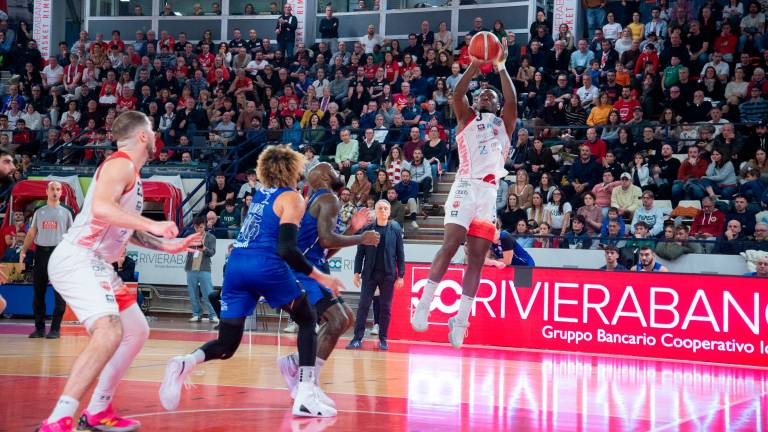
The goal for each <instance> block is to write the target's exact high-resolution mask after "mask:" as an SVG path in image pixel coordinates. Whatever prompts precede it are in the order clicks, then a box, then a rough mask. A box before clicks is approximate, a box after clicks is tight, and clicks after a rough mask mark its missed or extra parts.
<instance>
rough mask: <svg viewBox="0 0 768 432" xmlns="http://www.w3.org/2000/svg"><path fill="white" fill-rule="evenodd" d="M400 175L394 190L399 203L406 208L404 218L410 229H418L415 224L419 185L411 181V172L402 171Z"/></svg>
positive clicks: (417, 210)
mask: <svg viewBox="0 0 768 432" xmlns="http://www.w3.org/2000/svg"><path fill="white" fill-rule="evenodd" d="M400 175H401V180H400V182H399V183H397V184H396V185H395V186H394V189H395V191H396V192H397V196H398V197H399V198H400V202H401V203H402V204H403V205H405V206H407V211H406V218H407V219H410V221H411V222H410V227H411V228H412V229H418V228H419V225H418V224H417V223H416V214H417V213H418V212H419V204H418V197H419V184H418V183H416V182H415V181H411V172H410V171H408V170H407V169H403V171H402V172H401V173H400Z"/></svg>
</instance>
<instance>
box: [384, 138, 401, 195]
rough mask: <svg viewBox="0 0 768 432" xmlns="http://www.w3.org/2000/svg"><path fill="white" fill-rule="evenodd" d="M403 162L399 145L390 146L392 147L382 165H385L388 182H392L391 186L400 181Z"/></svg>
mask: <svg viewBox="0 0 768 432" xmlns="http://www.w3.org/2000/svg"><path fill="white" fill-rule="evenodd" d="M404 164H406V162H405V161H404V160H403V154H402V151H401V150H400V146H398V145H395V146H392V148H391V149H389V156H387V160H386V161H385V162H384V165H386V167H387V176H388V177H389V182H390V183H392V186H395V185H397V184H398V183H400V178H401V173H402V170H403V165H404Z"/></svg>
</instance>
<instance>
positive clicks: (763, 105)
mask: <svg viewBox="0 0 768 432" xmlns="http://www.w3.org/2000/svg"><path fill="white" fill-rule="evenodd" d="M763 94H764V92H763V90H762V89H761V88H760V87H758V86H753V87H752V88H751V89H750V93H749V96H750V99H749V100H748V101H746V102H742V103H741V104H739V112H741V121H742V122H744V123H755V122H760V121H765V119H766V118H768V101H766V100H765V99H764V98H763V97H762V95H763Z"/></svg>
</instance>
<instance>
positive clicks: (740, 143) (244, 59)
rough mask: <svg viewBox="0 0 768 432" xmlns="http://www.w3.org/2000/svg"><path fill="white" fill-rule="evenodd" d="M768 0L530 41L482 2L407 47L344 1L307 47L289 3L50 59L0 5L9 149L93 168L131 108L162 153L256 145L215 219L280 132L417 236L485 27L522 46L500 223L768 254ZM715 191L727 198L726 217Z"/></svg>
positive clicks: (631, 11)
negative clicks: (269, 22)
mask: <svg viewBox="0 0 768 432" xmlns="http://www.w3.org/2000/svg"><path fill="white" fill-rule="evenodd" d="M624 3H626V5H624ZM699 3H701V4H699ZM619 5H621V6H619ZM276 6H277V5H275V8H273V9H276ZM614 6H616V7H614ZM203 9H205V5H203V7H202V8H201V13H209V12H211V11H208V10H207V9H206V10H203ZM763 10H764V5H762V4H761V3H758V2H750V3H742V2H740V1H738V0H733V1H729V2H728V4H725V2H723V3H721V2H719V1H718V0H706V1H705V2H703V3H702V2H696V3H693V2H690V1H689V0H678V1H677V2H676V3H674V6H673V7H669V5H668V2H667V1H660V2H658V4H657V2H642V1H627V2H609V3H608V4H607V5H606V4H605V2H602V1H596V0H587V2H586V7H585V8H584V13H585V14H586V17H587V20H586V22H587V24H588V25H587V29H585V33H586V35H585V36H586V37H584V38H582V37H581V36H582V35H574V34H573V33H572V31H571V30H570V29H569V28H568V26H567V25H566V24H563V25H561V26H560V27H559V28H558V29H554V31H553V29H552V25H551V23H550V22H549V21H548V18H547V15H546V14H545V13H544V12H543V11H538V13H537V15H536V20H535V21H534V22H533V23H532V24H531V27H530V34H529V35H528V37H527V39H528V41H527V43H525V44H523V43H520V42H518V41H517V37H516V35H515V34H514V33H511V32H508V31H507V30H505V27H504V23H503V22H501V21H500V20H496V21H495V22H493V23H492V24H491V25H490V26H487V25H486V23H485V22H484V21H483V19H482V18H480V17H477V18H475V19H474V20H473V21H472V25H471V28H468V29H461V30H462V34H461V35H454V34H452V33H451V32H450V31H449V30H448V29H447V27H448V26H447V24H446V23H445V22H441V23H430V22H427V21H424V22H422V23H421V24H420V26H419V28H418V29H414V32H413V33H411V34H410V35H409V36H408V39H407V41H405V42H402V43H401V41H399V40H397V39H391V38H388V37H387V35H382V34H380V33H378V32H377V29H376V27H375V26H374V25H373V24H372V25H369V26H368V28H367V33H366V34H365V35H363V36H361V37H360V38H359V40H357V41H354V42H347V43H345V42H339V41H338V31H339V29H338V27H339V21H338V19H337V18H336V17H334V16H333V9H332V8H331V7H330V6H328V7H327V8H326V10H325V13H326V15H325V17H324V18H323V19H321V20H319V21H320V22H319V24H318V25H319V29H320V33H321V35H322V39H320V40H317V41H314V42H311V43H307V44H305V43H302V42H301V41H296V40H295V34H294V33H293V32H294V31H295V26H294V24H295V20H296V18H295V17H294V16H293V15H292V11H291V7H290V6H289V5H285V6H284V7H283V11H282V14H280V12H279V11H277V10H274V11H273V13H274V14H276V15H278V17H277V19H276V25H275V28H276V30H277V31H276V32H275V33H274V34H267V35H258V34H257V32H256V31H255V30H253V29H239V28H235V29H233V30H232V34H231V39H230V40H221V41H218V40H213V38H212V33H211V32H210V31H209V30H204V31H202V32H201V33H200V34H187V33H184V32H182V33H179V34H176V35H171V34H169V33H168V32H167V31H164V30H163V29H160V31H159V37H158V36H157V33H156V32H155V31H153V30H149V31H146V32H144V31H137V32H136V33H135V35H122V34H121V33H120V32H119V31H114V32H112V34H111V35H110V36H109V37H108V38H105V37H104V35H102V34H97V35H90V34H88V33H87V32H85V31H83V32H81V33H80V37H79V39H78V40H77V41H75V42H74V43H72V44H67V43H64V42H62V43H61V44H59V46H58V51H56V52H54V53H53V54H52V55H51V56H50V58H47V59H43V58H42V56H41V54H40V51H39V50H38V49H37V45H36V42H35V41H34V40H33V39H32V38H31V30H30V28H29V26H28V25H26V23H25V24H24V25H23V26H21V25H20V26H18V27H17V28H10V27H9V25H8V21H7V20H0V56H1V57H0V58H1V59H2V65H1V66H2V69H3V70H10V71H11V73H12V74H13V75H14V76H13V78H12V79H11V81H10V83H9V85H7V87H6V88H4V89H3V91H4V93H5V94H4V96H3V97H2V113H1V114H0V147H3V148H9V149H11V150H14V151H16V152H17V153H18V154H19V155H20V160H19V163H20V170H19V178H23V177H24V176H25V175H26V173H27V171H28V169H29V167H31V166H33V165H34V164H42V163H68V164H92V165H95V164H98V163H99V162H100V161H101V160H103V159H104V158H105V157H106V156H108V155H109V154H110V152H111V151H112V144H113V143H112V136H111V131H110V129H111V125H112V122H113V121H114V118H115V117H116V116H117V115H119V114H120V113H121V112H123V111H125V110H130V109H137V110H141V111H143V112H145V113H146V114H147V115H148V116H149V117H150V118H151V119H152V121H153V123H154V126H155V127H156V130H157V132H158V133H157V154H156V155H155V160H154V161H153V162H152V163H153V164H156V165H177V166H181V167H183V166H184V165H185V164H186V165H193V164H204V163H217V162H220V161H221V159H222V158H223V156H224V155H226V154H227V151H228V150H231V149H235V148H237V149H238V150H237V153H238V154H239V155H245V154H249V152H250V155H249V156H248V158H246V160H245V161H244V162H243V161H241V164H240V165H239V169H237V170H236V171H239V172H240V173H241V174H239V175H238V176H229V177H227V176H217V177H216V180H215V182H213V183H212V184H211V186H210V188H209V197H208V200H207V205H208V209H207V210H208V211H209V213H208V220H209V222H210V220H211V218H214V219H215V220H214V223H215V224H216V225H217V226H220V227H223V228H233V229H234V228H235V227H237V226H238V224H239V221H240V220H241V219H242V214H243V211H245V210H246V209H247V207H248V197H249V196H250V195H251V194H252V191H253V189H254V188H255V187H257V185H256V180H255V176H253V175H252V173H250V172H249V173H248V174H246V173H245V172H244V171H245V170H246V169H247V168H251V167H252V166H253V165H254V161H255V155H256V154H258V151H259V149H261V148H263V147H264V146H265V145H268V144H277V143H281V144H287V145H291V146H292V147H293V148H294V149H296V150H299V151H302V152H303V153H304V154H305V155H306V157H307V160H308V169H309V168H311V167H312V166H314V165H315V164H317V163H319V162H321V161H322V162H331V163H332V164H334V166H335V167H336V168H337V169H338V171H339V172H340V173H341V174H342V176H343V178H344V180H345V183H346V184H347V187H348V188H347V189H345V190H344V191H342V192H341V194H340V197H341V200H342V204H343V205H342V211H341V219H342V223H343V222H345V221H348V220H349V217H351V215H352V214H354V212H355V211H356V209H358V208H362V207H369V208H372V207H373V203H374V202H375V201H376V200H378V199H387V200H389V201H390V202H391V203H392V204H393V205H392V217H393V218H394V219H395V220H398V221H399V222H400V223H401V224H404V226H405V227H406V228H409V229H410V230H416V229H418V224H417V223H416V220H417V216H419V215H423V214H424V209H425V208H429V206H431V204H432V200H431V194H432V193H434V188H435V185H436V184H437V182H438V181H439V179H440V176H441V175H442V173H443V172H445V171H449V170H452V169H453V168H454V167H455V164H456V163H457V158H456V154H455V145H454V138H455V134H456V130H455V126H456V124H455V117H454V115H453V112H452V109H451V105H452V97H453V89H454V88H455V86H456V83H457V81H458V79H459V77H460V75H461V73H462V71H463V70H465V69H466V68H467V67H468V65H469V64H470V61H471V59H470V56H469V54H468V51H467V43H468V41H469V39H470V38H471V36H472V35H474V34H475V33H477V32H479V31H483V30H488V31H491V32H492V33H493V34H495V35H496V36H497V37H498V38H499V39H500V40H501V39H506V40H507V47H508V58H507V69H508V71H509V72H510V74H511V76H512V77H513V80H514V83H515V86H516V88H517V94H518V105H519V108H518V114H519V117H520V121H519V124H520V126H519V128H518V130H517V132H516V134H515V136H514V137H513V143H512V148H511V151H510V154H509V160H508V161H507V164H506V166H507V169H508V170H509V171H510V173H511V174H512V176H513V178H514V181H512V182H504V183H503V184H502V185H501V187H500V191H499V196H498V200H497V207H498V209H499V219H500V221H501V224H502V225H501V226H502V228H503V229H504V230H506V231H508V232H510V233H513V234H515V235H516V236H518V237H522V236H525V235H537V236H540V237H536V238H532V239H531V240H530V242H529V243H530V244H529V246H530V247H556V246H559V247H570V248H590V247H591V248H595V247H598V245H601V244H608V243H614V242H616V243H618V242H619V240H618V239H619V238H620V239H621V241H623V242H626V243H628V244H630V245H632V244H645V243H650V242H654V241H655V240H662V239H663V238H666V239H668V240H672V239H674V243H675V244H677V245H678V246H680V247H679V248H674V247H671V246H670V248H672V249H675V250H678V249H685V247H684V246H683V245H685V244H686V242H687V240H686V239H687V237H685V238H684V236H682V235H681V234H680V232H681V231H680V230H681V229H682V230H684V231H686V233H685V234H686V236H690V237H692V238H697V239H699V238H708V239H713V240H715V239H716V241H714V242H713V246H712V248H713V249H712V250H717V251H733V250H734V249H733V248H731V247H730V246H729V241H730V240H732V238H738V239H741V238H742V237H746V238H753V239H756V241H758V242H763V243H761V244H762V248H765V243H764V241H765V239H764V237H762V238H761V237H759V236H760V235H761V234H759V233H758V232H757V231H756V230H755V227H756V226H760V224H759V223H758V222H760V223H766V222H768V216H766V215H767V214H768V213H765V212H764V210H765V208H766V206H768V195H767V194H766V189H767V188H766V182H768V159H767V158H766V152H767V151H768V132H767V131H766V124H767V121H768V99H766V98H767V97H768V80H767V79H766V77H765V71H766V68H767V67H768V64H767V63H768V49H766V48H768V36H767V35H766V24H765V15H764V13H763ZM213 12H215V11H213ZM170 13H173V11H172V10H171V11H170ZM464 31H466V34H464V33H463V32H464ZM273 37H276V39H277V44H274V43H273V42H272V41H271V39H272V38H273ZM481 71H482V72H483V74H481V75H479V76H478V77H476V78H474V79H473V80H472V82H471V83H470V87H469V88H470V90H469V95H468V96H469V97H470V99H471V98H472V96H473V95H474V94H476V93H477V92H479V91H480V90H481V89H483V88H486V87H491V88H496V89H499V88H500V83H499V79H498V75H496V74H495V73H493V72H492V68H491V66H490V65H485V66H483V67H482V68H481ZM240 184H242V187H241V186H240ZM304 189H305V192H309V191H307V190H306V188H304ZM654 200H663V201H665V202H667V203H668V207H669V211H664V210H662V209H659V208H655V207H654V204H653V203H654ZM689 200H696V201H698V200H701V202H702V205H701V209H700V210H698V209H694V210H690V209H688V211H689V213H690V214H686V215H687V216H688V217H690V218H691V219H692V220H693V225H692V226H691V227H690V231H689V228H688V227H687V225H685V224H682V223H680V221H681V220H682V219H684V218H681V217H679V216H680V215H679V214H676V213H672V217H671V218H670V212H671V211H672V209H675V208H677V209H676V210H675V211H676V212H683V213H685V208H686V207H685V204H688V203H689ZM680 202H683V204H684V205H683V206H678V204H679V203H680ZM708 203H712V204H713V206H718V207H721V208H723V210H724V212H723V213H721V214H717V215H716V216H712V215H711V214H712V213H711V211H710V208H709V205H708ZM696 207H698V205H696ZM697 212H698V213H697ZM745 212H746V214H748V215H749V216H744V214H745ZM725 215H727V216H725ZM683 216H685V215H683ZM712 219H717V221H718V222H717V223H716V224H714V226H712V227H709V226H706V225H709V222H711V221H712ZM670 221H674V222H675V223H674V225H672V224H671V222H670ZM733 221H736V222H737V223H738V224H739V225H740V226H741V227H740V229H738V228H736V225H735V224H733V227H732V223H731V222H733ZM665 223H666V225H665ZM702 225H705V226H706V228H702ZM667 228H669V229H667ZM617 230H618V231H617ZM224 231H226V229H224ZM668 231H669V232H668ZM611 233H613V234H611ZM667 234H669V235H667ZM222 235H224V236H226V235H230V236H231V235H232V234H231V233H230V234H226V233H225V234H222ZM548 235H558V236H561V237H553V238H549V237H547V236H548ZM763 235H764V234H763ZM678 236H680V237H679V238H681V239H682V240H679V239H678ZM598 237H599V239H598ZM526 242H527V240H526ZM526 244H528V243H526ZM686 250H687V249H686ZM726 253H728V252H726Z"/></svg>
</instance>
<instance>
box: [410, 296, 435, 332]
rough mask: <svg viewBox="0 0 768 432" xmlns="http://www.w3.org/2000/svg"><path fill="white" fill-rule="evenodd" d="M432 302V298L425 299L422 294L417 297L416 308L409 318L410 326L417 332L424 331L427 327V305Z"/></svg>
mask: <svg viewBox="0 0 768 432" xmlns="http://www.w3.org/2000/svg"><path fill="white" fill-rule="evenodd" d="M431 304H432V299H431V298H430V299H426V298H424V296H422V297H421V299H419V303H418V304H417V305H416V309H414V311H413V317H412V318H411V326H412V327H413V329H414V330H415V331H417V332H425V331H427V328H428V327H429V323H427V319H428V318H429V306H430V305H431Z"/></svg>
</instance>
